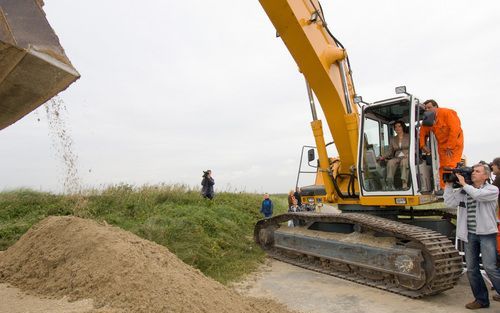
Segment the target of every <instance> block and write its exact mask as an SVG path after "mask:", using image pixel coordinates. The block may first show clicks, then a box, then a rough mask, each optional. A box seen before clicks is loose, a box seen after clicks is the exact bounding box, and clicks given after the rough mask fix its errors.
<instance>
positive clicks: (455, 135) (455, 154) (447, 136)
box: [420, 108, 464, 189]
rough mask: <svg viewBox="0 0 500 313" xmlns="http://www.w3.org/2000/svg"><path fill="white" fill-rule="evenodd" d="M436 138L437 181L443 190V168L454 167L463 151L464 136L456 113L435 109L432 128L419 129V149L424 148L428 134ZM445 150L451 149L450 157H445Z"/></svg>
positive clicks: (449, 110)
mask: <svg viewBox="0 0 500 313" xmlns="http://www.w3.org/2000/svg"><path fill="white" fill-rule="evenodd" d="M431 131H432V132H433V133H434V136H436V140H437V145H438V154H439V181H440V185H441V189H444V187H445V183H444V181H443V168H444V167H456V166H457V163H458V162H460V160H461V158H462V152H463V151H464V135H463V132H462V127H461V125H460V119H459V118H458V115H457V112H455V111H454V110H452V109H447V108H437V109H436V121H435V123H434V125H433V126H422V127H421V128H420V148H422V147H424V146H425V140H426V138H427V136H429V133H430V132H431ZM446 149H451V151H452V155H451V157H449V156H447V155H446Z"/></svg>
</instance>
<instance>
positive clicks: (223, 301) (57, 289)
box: [0, 217, 289, 313]
mask: <svg viewBox="0 0 500 313" xmlns="http://www.w3.org/2000/svg"><path fill="white" fill-rule="evenodd" d="M0 281H1V282H9V283H11V284H12V285H14V286H16V287H19V288H21V289H24V290H30V291H34V292H36V293H39V294H43V295H48V296H52V297H62V296H68V297H69V298H70V299H74V300H77V299H89V298H90V299H93V300H94V303H95V305H97V306H98V307H101V306H107V307H111V308H113V309H118V310H120V311H121V312H186V313H187V312H189V313H191V312H208V313H211V312H213V313H215V312H217V313H218V312H231V313H233V312H249V313H250V312H283V313H285V312H289V311H287V310H286V309H284V308H283V307H282V306H281V305H278V304H276V303H274V302H271V301H268V300H257V299H252V298H246V297H242V296H240V295H238V294H237V293H235V292H234V291H232V290H230V289H229V288H226V287H225V286H223V285H221V284H220V283H218V282H216V281H214V280H212V279H210V278H207V277H206V276H204V275H203V274H202V273H201V272H200V271H198V270H196V269H194V268H192V267H190V266H188V265H187V264H185V263H183V262H182V261H181V260H179V259H178V258H177V257H176V256H175V255H174V254H172V253H171V252H170V251H168V249H166V248H165V247H163V246H160V245H158V244H155V243H152V242H150V241H147V240H143V239H141V238H139V237H137V236H136V235H134V234H132V233H129V232H126V231H124V230H121V229H119V228H117V227H112V226H108V225H100V224H98V223H97V222H95V221H92V220H85V219H81V218H77V217H49V218H46V219H44V220H43V221H41V222H40V223H38V224H37V225H35V226H33V227H32V228H31V229H30V230H29V231H28V232H27V233H26V234H25V235H24V236H23V237H21V239H20V240H19V241H18V242H17V243H16V244H14V245H13V246H12V247H10V248H9V249H8V250H7V251H5V252H4V253H2V254H1V255H0Z"/></svg>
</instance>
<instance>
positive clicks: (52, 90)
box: [0, 0, 80, 130]
mask: <svg viewBox="0 0 500 313" xmlns="http://www.w3.org/2000/svg"><path fill="white" fill-rule="evenodd" d="M42 7H43V0H0V130H1V129H3V128H5V127H7V126H9V125H11V124H12V123H14V122H16V121H17V120H19V119H20V118H22V117H23V116H25V115H26V114H28V113H29V112H31V111H33V110H34V109H36V108H37V107H38V106H40V105H41V104H43V103H45V102H46V101H48V100H49V99H50V98H52V97H53V96H55V95H57V94H58V93H59V92H61V91H62V90H64V89H66V88H67V87H68V86H69V85H70V84H71V83H73V82H74V81H75V80H77V79H78V78H79V77H80V74H78V72H77V71H76V69H75V68H74V67H73V65H72V64H71V62H70V61H69V59H68V57H67V56H66V54H65V52H64V49H63V48H62V47H61V44H60V43H59V39H58V37H57V35H56V34H55V32H54V30H53V29H52V27H51V26H50V25H49V23H48V21H47V19H46V18H45V13H44V11H43V9H42Z"/></svg>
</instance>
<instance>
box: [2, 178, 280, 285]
mask: <svg viewBox="0 0 500 313" xmlns="http://www.w3.org/2000/svg"><path fill="white" fill-rule="evenodd" d="M272 199H273V200H274V202H275V210H276V212H277V213H279V212H284V211H286V195H280V196H272ZM261 201H262V199H261V195H257V194H250V193H243V192H240V193H238V192H221V193H218V194H217V195H216V197H215V199H214V200H212V201H210V200H206V199H203V198H202V197H201V196H200V195H199V191H198V190H194V189H192V188H190V187H188V186H184V185H155V186H140V187H135V186H132V185H126V184H121V185H115V186H110V187H108V188H106V189H103V190H87V191H84V192H83V193H81V194H77V195H55V194H50V193H44V192H35V191H32V190H26V189H21V190H15V191H9V192H2V193H0V250H4V249H7V248H8V247H9V246H10V245H12V244H13V243H14V242H15V241H17V240H18V239H19V238H20V236H21V235H22V234H24V233H25V232H26V231H27V230H28V229H29V228H30V227H31V226H32V225H33V224H35V223H37V222H38V221H40V220H41V219H43V218H45V217H46V216H49V215H76V216H80V217H84V218H92V219H95V220H98V221H106V222H107V223H109V224H112V225H116V226H118V227H121V228H123V229H126V230H128V231H131V232H133V233H135V234H137V235H138V236H140V237H143V238H145V239H148V240H151V241H154V242H156V243H158V244H161V245H164V246H166V247H167V248H168V249H169V250H170V251H172V252H173V253H175V254H176V255H177V256H178V257H179V258H180V259H182V260H183V261H184V262H186V263H187V264H190V265H192V266H194V267H196V268H198V269H200V270H201V271H202V272H204V273H205V274H206V275H208V276H210V277H212V278H214V279H216V280H218V281H219V282H222V283H227V282H229V281H233V280H236V279H238V278H239V277H241V276H242V275H244V274H246V273H249V272H251V271H252V270H254V269H255V268H256V267H257V266H258V264H259V263H260V262H262V260H263V259H264V253H263V252H262V251H261V249H260V248H259V247H258V246H257V245H255V243H254V242H253V226H254V225H255V222H256V221H257V220H258V219H260V214H259V208H260V203H261Z"/></svg>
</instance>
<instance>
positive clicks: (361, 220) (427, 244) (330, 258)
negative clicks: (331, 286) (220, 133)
mask: <svg viewBox="0 0 500 313" xmlns="http://www.w3.org/2000/svg"><path fill="white" fill-rule="evenodd" d="M293 219H295V220H296V221H297V220H300V221H301V225H306V226H305V227H307V226H308V225H309V226H310V225H312V224H313V223H323V224H329V223H330V224H337V225H352V226H353V229H354V230H356V231H362V232H372V233H377V234H383V236H386V237H390V238H391V237H392V238H395V241H396V242H397V246H396V247H395V248H390V249H385V248H377V247H375V248H373V247H369V246H366V245H364V244H363V243H361V244H360V243H356V242H354V243H347V244H346V243H339V244H340V245H342V247H340V248H339V249H338V250H335V248H333V247H335V245H336V244H337V243H336V242H334V241H332V240H331V239H328V238H327V237H323V236H319V238H318V236H317V235H316V237H315V236H312V237H310V236H307V232H308V231H309V230H307V229H305V228H304V226H300V227H302V228H303V230H302V234H300V233H299V234H298V235H296V236H297V238H296V237H293V235H294V233H293V228H289V227H287V226H286V225H282V223H284V222H286V221H289V220H293ZM281 227H282V229H281V230H280V228H281ZM294 228H295V227H294ZM287 229H288V230H287ZM304 233H305V234H306V235H303V234H304ZM316 233H317V232H316ZM288 235H290V237H286V238H288V239H287V240H288V241H289V242H290V243H291V245H292V246H293V244H297V242H300V240H301V239H302V240H306V241H304V242H305V244H304V243H303V244H302V245H303V246H302V247H304V249H301V247H300V244H298V245H299V247H298V248H297V247H295V248H294V247H292V246H290V247H287V246H286V244H283V243H280V242H278V241H280V239H279V237H280V236H288ZM254 238H255V241H256V242H257V243H258V244H259V245H261V247H262V248H263V249H264V250H265V251H266V252H267V253H268V255H270V256H271V257H273V258H275V259H278V260H280V261H283V262H286V263H290V264H293V265H296V266H300V267H303V268H306V269H309V270H314V271H317V272H321V273H324V274H328V275H332V276H335V277H339V278H342V279H346V280H349V281H353V282H356V283H359V284H362V285H367V286H371V287H375V288H378V289H382V290H385V291H389V292H393V293H396V294H400V295H403V296H407V297H410V298H422V297H424V296H429V295H434V294H438V293H440V292H443V291H445V290H448V289H451V288H453V287H454V285H455V284H456V283H457V281H458V279H459V278H460V276H461V274H462V269H463V263H462V257H461V256H460V255H459V253H458V251H457V250H456V249H455V247H454V245H453V243H452V242H451V241H450V240H449V239H448V238H446V237H445V236H443V235H441V234H440V233H437V232H435V231H432V230H429V229H426V228H422V227H418V226H413V225H408V224H404V223H400V222H396V221H393V220H388V219H385V218H380V217H377V216H371V215H367V214H358V213H336V214H335V213H334V214H318V213H302V212H299V213H288V214H282V215H278V216H276V217H273V218H269V219H265V220H260V221H258V222H257V224H256V225H255V229H254ZM332 242H333V243H332ZM328 244H330V246H328ZM332 244H333V245H332ZM322 245H325V246H322ZM315 246H316V247H315ZM323 247H330V249H328V248H326V249H325V248H323ZM399 247H401V248H399ZM308 249H313V250H314V249H316V250H315V251H312V252H311V250H309V251H306V250H308ZM377 249H380V250H377ZM325 250H335V251H334V252H330V254H329V255H325V254H324V253H323V251H325ZM371 250H374V251H375V252H373V251H372V252H370V251H371ZM346 251H347V252H346ZM385 251H387V253H386V252H385ZM335 253H338V255H336V254H335ZM343 253H344V255H345V253H347V254H348V255H347V257H346V258H343V256H342V255H341V254H343ZM369 253H372V255H369ZM391 253H394V255H397V257H396V258H392V259H391V257H390V256H388V257H387V259H384V256H383V255H384V254H386V255H391ZM405 253H407V255H406V254H405ZM364 255H368V257H365V259H364V260H363V256H364ZM381 255H382V256H381ZM358 256H360V260H358ZM380 258H382V259H384V261H379V263H380V262H386V263H385V264H378V265H377V266H374V265H373V264H374V263H373V264H371V263H370V262H371V260H372V259H375V260H376V259H380ZM353 260H355V261H353ZM367 260H368V261H367ZM388 260H390V261H391V262H392V263H391V262H387V261H388ZM363 261H364V262H365V263H363ZM414 263H415V264H414ZM417 263H418V264H417ZM391 267H393V268H394V269H395V270H394V271H392V272H391V270H390V268H391ZM410 269H411V270H413V272H414V273H413V274H412V275H413V276H411V277H410V276H407V274H410V273H409V271H410ZM398 270H400V272H395V271H398Z"/></svg>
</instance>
